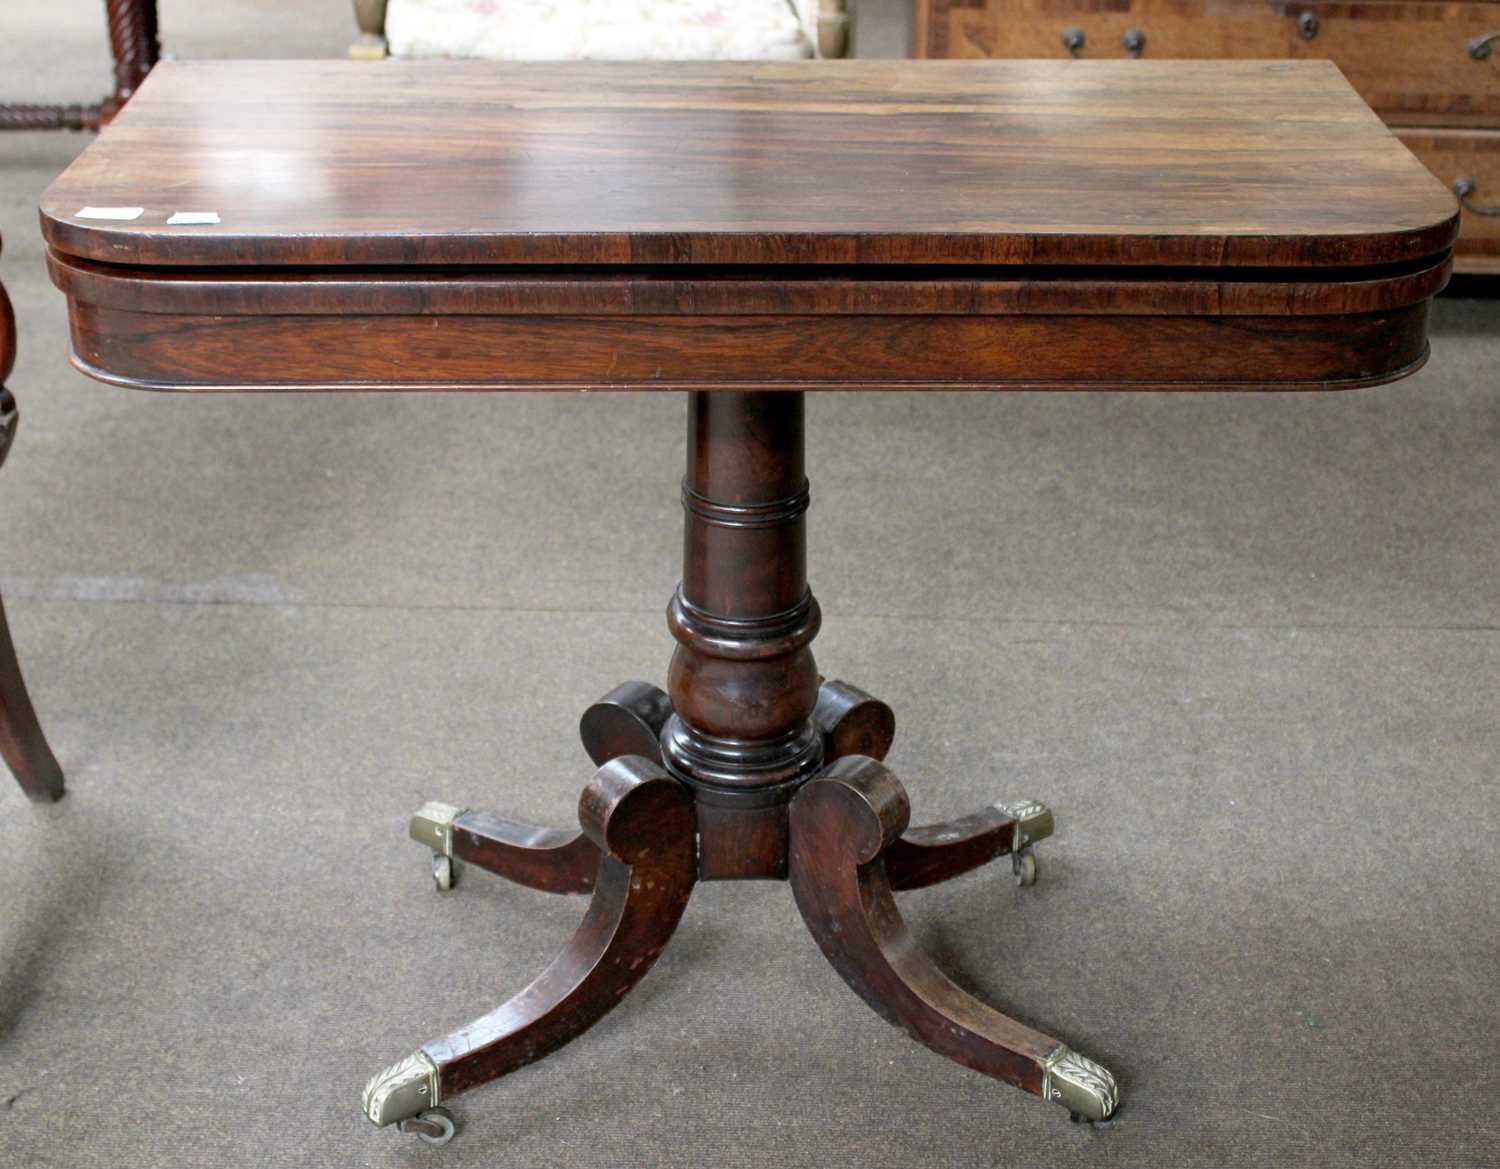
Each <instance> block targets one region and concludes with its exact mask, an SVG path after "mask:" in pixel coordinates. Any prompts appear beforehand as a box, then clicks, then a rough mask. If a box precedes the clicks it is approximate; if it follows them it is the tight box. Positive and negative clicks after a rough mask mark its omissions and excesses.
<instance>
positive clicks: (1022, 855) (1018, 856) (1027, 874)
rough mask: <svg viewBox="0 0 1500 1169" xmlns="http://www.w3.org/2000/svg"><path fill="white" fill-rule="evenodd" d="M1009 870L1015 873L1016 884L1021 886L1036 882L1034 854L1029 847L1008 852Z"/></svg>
mask: <svg viewBox="0 0 1500 1169" xmlns="http://www.w3.org/2000/svg"><path fill="white" fill-rule="evenodd" d="M1010 870H1011V872H1013V873H1014V874H1015V875H1016V884H1017V885H1019V886H1021V887H1022V888H1024V887H1026V886H1027V885H1035V884H1036V854H1035V853H1033V852H1032V851H1031V849H1030V848H1023V849H1022V850H1021V851H1020V852H1013V853H1011V854H1010Z"/></svg>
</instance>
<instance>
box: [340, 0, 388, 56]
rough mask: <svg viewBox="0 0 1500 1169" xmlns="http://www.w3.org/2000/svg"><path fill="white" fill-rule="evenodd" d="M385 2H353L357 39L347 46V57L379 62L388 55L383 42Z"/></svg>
mask: <svg viewBox="0 0 1500 1169" xmlns="http://www.w3.org/2000/svg"><path fill="white" fill-rule="evenodd" d="M385 3H386V0H354V19H355V21H356V22H358V24H359V38H358V39H357V40H356V41H355V42H354V43H353V44H352V45H350V46H349V56H350V57H352V58H354V60H356V61H380V60H383V59H384V58H385V57H386V56H387V55H388V54H389V51H390V50H389V49H388V48H387V46H386V41H385Z"/></svg>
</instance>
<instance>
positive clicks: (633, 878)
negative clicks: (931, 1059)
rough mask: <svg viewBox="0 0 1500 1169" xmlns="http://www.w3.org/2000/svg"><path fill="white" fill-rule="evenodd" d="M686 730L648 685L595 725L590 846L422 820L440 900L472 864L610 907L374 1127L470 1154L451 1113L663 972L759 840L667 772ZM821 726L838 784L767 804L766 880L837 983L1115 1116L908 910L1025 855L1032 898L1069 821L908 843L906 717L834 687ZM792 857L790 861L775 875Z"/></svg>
mask: <svg viewBox="0 0 1500 1169" xmlns="http://www.w3.org/2000/svg"><path fill="white" fill-rule="evenodd" d="M671 718H672V707H671V702H670V700H669V699H668V698H667V695H666V694H665V693H664V692H663V691H661V690H658V689H656V688H655V687H653V686H650V685H647V684H646V683H642V682H629V683H626V684H625V685H623V686H619V687H616V688H615V689H614V690H612V691H611V692H610V693H609V694H608V695H606V696H605V697H604V698H603V699H601V700H600V701H599V702H598V703H595V704H594V705H593V706H592V707H590V708H589V709H588V711H586V712H585V714H584V716H583V720H582V725H581V732H582V736H583V740H584V745H585V747H586V748H587V750H588V753H589V755H590V756H591V757H592V758H593V760H594V761H595V762H596V763H599V764H601V766H600V769H599V771H598V773H597V774H596V775H595V777H594V780H593V782H592V783H590V784H589V786H588V787H587V788H585V789H584V792H583V796H582V798H581V800H580V803H579V820H580V823H581V828H580V830H579V831H577V832H566V831H559V830H557V829H549V828H538V827H534V826H532V825H528V824H521V823H518V822H516V821H512V820H505V819H501V818H499V817H496V816H493V815H491V814H489V813H485V812H476V811H466V810H463V809H460V808H458V807H455V806H453V805H450V804H443V803H429V804H427V805H425V806H424V807H423V808H422V809H421V810H420V811H418V812H417V814H416V815H415V816H413V818H412V821H411V835H412V837H413V839H415V840H417V841H418V842H419V843H421V844H423V845H425V846H427V847H428V848H430V849H431V850H432V854H433V873H434V877H435V879H436V883H437V885H438V888H439V889H450V888H452V887H453V885H454V883H455V881H456V878H457V876H458V873H459V871H460V869H459V866H460V865H467V866H470V867H473V868H479V869H484V870H486V871H488V872H491V873H495V874H497V875H499V876H502V877H506V878H508V879H510V880H513V881H516V882H517V883H519V884H522V885H526V886H528V887H530V888H533V889H542V890H546V891H549V892H556V893H591V894H592V897H591V900H590V902H589V906H588V909H587V911H586V912H585V914H584V919H583V924H582V925H581V926H580V927H579V929H578V932H577V933H576V934H575V935H574V936H573V939H572V940H571V941H570V942H569V943H568V945H567V946H566V948H565V949H564V950H563V953H562V954H561V955H560V956H559V957H558V958H557V959H556V960H555V961H554V962H553V963H552V965H551V966H549V967H548V968H547V969H546V971H544V972H543V974H542V975H541V976H540V977H539V978H538V979H537V980H536V981H535V982H533V983H532V984H531V985H530V986H528V987H527V988H526V989H525V990H523V991H521V992H520V993H519V994H518V995H516V996H515V997H514V998H513V999H511V1000H510V1001H509V1002H507V1003H505V1004H504V1005H503V1006H501V1007H499V1008H498V1009H496V1010H494V1011H492V1012H490V1013H489V1014H487V1015H485V1016H483V1017H482V1018H480V1019H478V1020H476V1021H475V1022H473V1023H471V1024H469V1025H468V1026H467V1027H464V1028H462V1029H461V1030H459V1031H456V1032H454V1033H453V1034H451V1035H448V1036H447V1037H445V1038H443V1039H439V1040H436V1041H434V1042H432V1043H428V1044H425V1045H424V1046H423V1047H422V1048H420V1049H419V1050H418V1051H416V1052H415V1053H413V1054H412V1055H410V1056H408V1057H407V1058H405V1059H403V1060H401V1061H399V1062H398V1063H396V1064H393V1065H392V1066H391V1067H389V1068H387V1069H385V1070H384V1071H382V1072H381V1073H380V1074H379V1075H377V1076H375V1077H374V1078H373V1079H372V1080H371V1081H370V1083H369V1084H368V1085H367V1086H366V1088H365V1093H364V1111H365V1114H366V1115H367V1116H368V1117H369V1118H370V1120H372V1121H374V1122H375V1123H376V1124H378V1125H388V1124H397V1125H399V1126H401V1127H402V1128H403V1129H404V1130H406V1131H410V1132H413V1133H415V1134H416V1135H417V1136H419V1137H421V1138H422V1139H423V1140H426V1141H428V1142H430V1143H438V1144H441V1143H445V1142H446V1141H447V1140H449V1139H451V1137H452V1135H453V1133H454V1125H453V1122H452V1117H451V1115H449V1114H448V1113H447V1112H446V1110H445V1109H443V1108H442V1107H441V1104H442V1102H443V1101H444V1100H448V1099H450V1098H451V1097H453V1096H455V1095H457V1094H458V1093H460V1092H463V1091H466V1090H467V1089H469V1088H472V1087H475V1086H477V1085H479V1084H483V1083H487V1082H488V1081H490V1080H494V1079H497V1078H498V1077H500V1076H503V1075H505V1074H506V1073H508V1072H511V1071H514V1070H515V1069H516V1068H518V1067H522V1066H523V1065H525V1064H528V1063H531V1062H533V1061H534V1060H537V1059H540V1058H541V1057H542V1056H544V1055H546V1054H548V1053H549V1052H551V1051H555V1050H556V1049H557V1048H559V1047H561V1046H562V1045H563V1044H564V1043H567V1042H568V1041H569V1040H570V1039H573V1038H574V1037H575V1036H577V1035H579V1034H581V1033H582V1032H583V1031H584V1030H586V1029H587V1028H588V1027H589V1026H590V1025H592V1024H593V1023H594V1022H596V1021H597V1020H598V1019H600V1018H602V1017H603V1016H604V1015H605V1014H606V1013H607V1012H608V1011H609V1010H610V1009H611V1008H612V1007H613V1006H614V1005H615V1004H616V1003H618V1002H619V1001H620V1000H621V999H622V998H623V997H624V995H625V994H626V992H627V991H629V990H630V989H631V987H633V986H634V985H635V984H636V983H637V982H638V981H639V980H640V979H641V978H642V977H643V976H644V975H645V973H646V971H647V970H649V969H650V968H651V965H652V963H653V962H655V960H656V958H657V956H658V955H659V954H660V953H661V951H662V949H663V948H664V947H665V945H666V943H667V941H668V939H669V938H670V937H671V935H672V931H673V930H674V929H675V928H676V925H677V922H678V920H679V919H680V918H681V916H682V912H683V909H684V908H685V906H686V905H687V900H688V896H689V894H690V893H691V892H692V888H693V884H694V883H695V882H696V881H698V880H713V879H724V877H725V874H722V873H720V872H718V871H717V865H716V862H713V861H712V860H711V859H710V860H709V861H708V863H707V864H706V863H705V858H713V857H716V856H728V855H736V854H737V852H738V851H739V849H740V847H741V845H742V844H743V842H744V838H743V834H742V833H741V831H740V829H741V825H740V824H738V823H737V820H736V818H735V817H730V818H729V820H727V821H726V819H725V817H724V816H723V815H722V809H720V808H719V807H717V806H716V805H714V804H713V803H705V802H703V801H702V800H700V799H698V798H696V793H695V790H694V788H693V787H692V786H691V785H689V784H687V783H684V782H682V781H681V780H679V779H678V778H676V777H674V776H672V775H671V774H669V773H668V771H667V770H666V769H665V768H664V767H663V765H662V751H661V747H660V743H661V739H662V736H663V734H664V733H665V731H666V728H667V727H668V725H669V723H670V720H671ZM815 722H816V725H817V729H818V732H819V734H820V736H821V739H822V744H823V750H824V764H825V765H824V767H823V769H822V770H821V771H820V772H819V773H818V774H817V775H816V776H815V777H814V778H813V779H811V780H809V781H807V782H805V783H803V784H801V785H799V786H798V788H797V790H796V791H795V793H794V794H793V795H792V796H791V798H790V799H789V800H786V801H784V802H782V803H779V804H776V803H773V804H770V805H768V807H769V808H770V809H771V811H772V812H773V813H774V814H771V815H767V816H763V817H759V818H757V819H756V824H757V825H758V828H757V830H756V832H755V833H754V835H755V837H756V839H757V841H758V842H759V852H758V854H757V855H759V856H760V858H761V862H762V863H761V868H762V869H763V870H765V871H762V872H758V873H755V874H754V875H757V876H762V877H765V876H773V875H775V872H776V870H778V869H779V870H782V871H784V872H785V874H786V875H787V876H788V877H789V879H790V881H791V885H792V891H793V893H794V895H795V896H796V900H797V906H798V908H799V909H800V910H801V912H802V916H803V918H804V920H805V921H806V922H807V925H808V928H809V929H810V930H811V932H812V934H813V937H814V938H816V939H817V942H818V944H819V946H821V947H822V949H823V953H824V954H825V955H827V957H828V960H829V961H830V962H831V963H832V964H833V966H834V968H835V969H836V970H838V972H839V973H840V974H841V975H842V976H843V978H844V980H845V981H846V982H847V983H848V984H849V985H850V986H851V987H852V988H853V989H854V990H855V992H856V993H857V994H859V996H860V997H861V998H863V999H864V1000H865V1001H866V1002H867V1003H869V1004H870V1006H871V1007H873V1008H874V1009H875V1011H876V1012H877V1013H878V1014H880V1015H881V1016H883V1017H884V1018H885V1019H887V1020H888V1021H889V1022H891V1023H894V1024H896V1025H897V1026H899V1027H901V1028H902V1029H903V1030H905V1031H906V1032H907V1033H908V1034H909V1035H910V1036H911V1037H912V1038H913V1039H915V1040H917V1041H918V1042H919V1043H924V1044H926V1045H927V1046H928V1047H930V1048H932V1049H933V1050H934V1051H937V1052H940V1053H941V1054H943V1055H946V1056H948V1057H949V1058H950V1059H953V1060H955V1061H957V1062H958V1063H961V1064H963V1065H964V1066H965V1067H969V1068H973V1069H974V1070H975V1071H979V1072H984V1073H986V1074H987V1075H991V1076H994V1077H995V1078H996V1079H1000V1080H1004V1081H1006V1082H1007V1083H1010V1084H1014V1085H1015V1086H1016V1087H1019V1088H1021V1089H1023V1090H1025V1091H1028V1092H1031V1093H1033V1094H1034V1095H1037V1096H1040V1097H1042V1098H1043V1099H1044V1100H1051V1101H1054V1102H1055V1103H1058V1104H1061V1105H1063V1106H1064V1107H1065V1108H1067V1109H1068V1110H1069V1111H1070V1112H1071V1113H1072V1114H1073V1117H1074V1119H1086V1120H1102V1119H1104V1118H1106V1117H1108V1116H1109V1115H1110V1114H1111V1113H1112V1112H1113V1111H1114V1109H1115V1106H1116V1103H1117V1101H1118V1089H1117V1087H1116V1084H1115V1080H1114V1077H1113V1076H1111V1075H1110V1073H1109V1072H1108V1071H1106V1070H1105V1069H1104V1068H1102V1067H1100V1066H1099V1065H1098V1064H1096V1063H1094V1062H1093V1061H1091V1060H1088V1059H1085V1058H1084V1057H1083V1056H1081V1055H1079V1054H1078V1053H1077V1052H1074V1051H1072V1050H1070V1049H1069V1048H1068V1047H1066V1046H1065V1045H1064V1044H1062V1043H1061V1042H1059V1041H1058V1040H1056V1039H1053V1038H1051V1037H1049V1036H1047V1035H1044V1034H1042V1033H1040V1032H1038V1031H1034V1030H1032V1029H1031V1028H1030V1027H1027V1026H1025V1025H1023V1024H1021V1023H1018V1022H1016V1021H1015V1020H1013V1019H1010V1018H1007V1017H1006V1016H1005V1015H1002V1014H1000V1013H999V1012H998V1011H995V1010H992V1009H991V1008H990V1007H988V1006H985V1005H984V1004H983V1003H981V1002H979V1001H978V1000H977V999H975V998H974V997H973V996H971V995H970V994H968V993H967V992H966V991H964V990H962V989H961V988H959V987H958V986H957V985H955V984H954V983H953V982H952V981H950V980H949V979H948V978H947V977H946V976H945V975H944V974H943V973H942V972H941V971H940V970H938V969H937V967H936V966H934V965H933V963H932V962H931V961H930V960H929V959H928V958H927V956H926V955H925V954H923V953H922V951H921V950H920V949H919V948H918V947H917V945H916V943H915V941H914V940H913V939H912V937H911V935H910V933H909V932H908V930H907V928H906V925H905V923H904V922H903V921H902V919H901V914H900V911H899V910H898V909H897V907H896V902H895V898H894V896H893V893H894V892H895V891H896V890H900V889H913V888H918V887H920V886H923V885H931V884H935V883H937V882H939V881H944V880H947V879H948V878H950V877H953V876H956V875H958V874H960V873H964V872H967V871H969V870H970V869H974V868H976V867H978V866H980V865H983V864H985V863H987V862H989V861H991V860H994V859H995V858H997V857H1002V856H1007V855H1008V856H1010V857H1011V858H1012V864H1013V869H1014V872H1015V875H1016V880H1017V882H1018V883H1020V884H1023V885H1029V884H1031V883H1032V882H1033V881H1035V880H1036V874H1037V870H1036V861H1035V858H1034V856H1033V854H1032V846H1033V845H1034V844H1035V843H1036V842H1037V841H1039V840H1041V839H1043V838H1044V837H1046V836H1049V835H1051V833H1052V828H1053V818H1052V813H1051V812H1050V811H1049V810H1048V809H1047V808H1046V807H1045V806H1044V805H1042V804H1040V803H1037V802H1036V801H1034V800H1020V801H1014V802H1011V803H1001V804H995V805H993V806H992V807H989V808H986V809H985V810H984V811H982V812H980V813H978V814H976V815H973V816H968V817H965V818H963V819H960V820H954V821H950V822H948V823H944V824H935V825H930V826H928V827H923V828H909V827H908V820H909V815H910V806H909V804H908V801H907V797H906V792H905V791H904V790H903V789H902V787H901V784H900V783H899V782H898V781H897V779H896V777H895V775H894V774H893V773H892V772H891V771H889V770H888V769H887V768H886V767H885V766H883V765H882V764H881V762H880V758H881V757H883V756H884V754H885V752H886V750H887V749H888V748H889V746H890V742H891V737H892V735H893V734H894V729H895V723H894V719H893V717H892V716H891V712H890V708H889V707H887V706H886V705H885V704H884V703H882V702H879V701H878V700H876V699H874V698H871V697H870V696H869V695H867V694H864V693H863V692H862V691H859V690H857V689H855V688H854V687H852V686H849V685H847V684H845V683H842V682H825V683H823V684H822V685H821V687H820V688H819V695H818V706H817V714H816V716H815ZM726 823H727V824H728V825H729V826H728V827H726ZM778 825H779V826H780V827H779V829H778V827H777V826H778ZM778 831H779V836H778ZM726 833H728V834H730V837H731V838H730V839H727V840H726V839H724V838H723V837H724V834H726ZM778 839H779V840H780V842H781V847H782V849H783V854H782V856H781V858H780V859H779V861H777V860H776V859H775V858H772V857H771V856H770V853H771V852H772V851H774V842H775V841H776V840H778ZM730 875H736V874H730Z"/></svg>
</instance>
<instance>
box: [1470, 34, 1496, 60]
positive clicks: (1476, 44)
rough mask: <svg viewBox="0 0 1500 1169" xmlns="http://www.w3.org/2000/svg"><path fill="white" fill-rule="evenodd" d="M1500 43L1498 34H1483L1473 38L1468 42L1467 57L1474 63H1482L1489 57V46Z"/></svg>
mask: <svg viewBox="0 0 1500 1169" xmlns="http://www.w3.org/2000/svg"><path fill="white" fill-rule="evenodd" d="M1495 41H1500V32H1489V33H1485V34H1484V36H1482V37H1475V38H1474V39H1473V40H1471V41H1470V42H1469V56H1471V57H1473V58H1474V60H1476V61H1483V60H1484V59H1485V58H1486V57H1488V56H1489V55H1490V46H1491V45H1492V44H1493V43H1494V42H1495Z"/></svg>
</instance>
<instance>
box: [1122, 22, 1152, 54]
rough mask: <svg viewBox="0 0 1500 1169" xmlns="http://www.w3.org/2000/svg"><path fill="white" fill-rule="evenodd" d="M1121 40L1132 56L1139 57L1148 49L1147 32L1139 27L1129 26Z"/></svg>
mask: <svg viewBox="0 0 1500 1169" xmlns="http://www.w3.org/2000/svg"><path fill="white" fill-rule="evenodd" d="M1120 41H1121V43H1122V44H1123V45H1124V46H1125V51H1126V52H1127V53H1129V54H1130V55H1131V56H1132V57H1139V56H1140V55H1141V54H1142V53H1144V52H1145V51H1146V34H1145V33H1143V32H1142V31H1141V30H1140V29H1138V28H1127V29H1126V30H1125V35H1124V36H1123V37H1121V38H1120Z"/></svg>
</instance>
